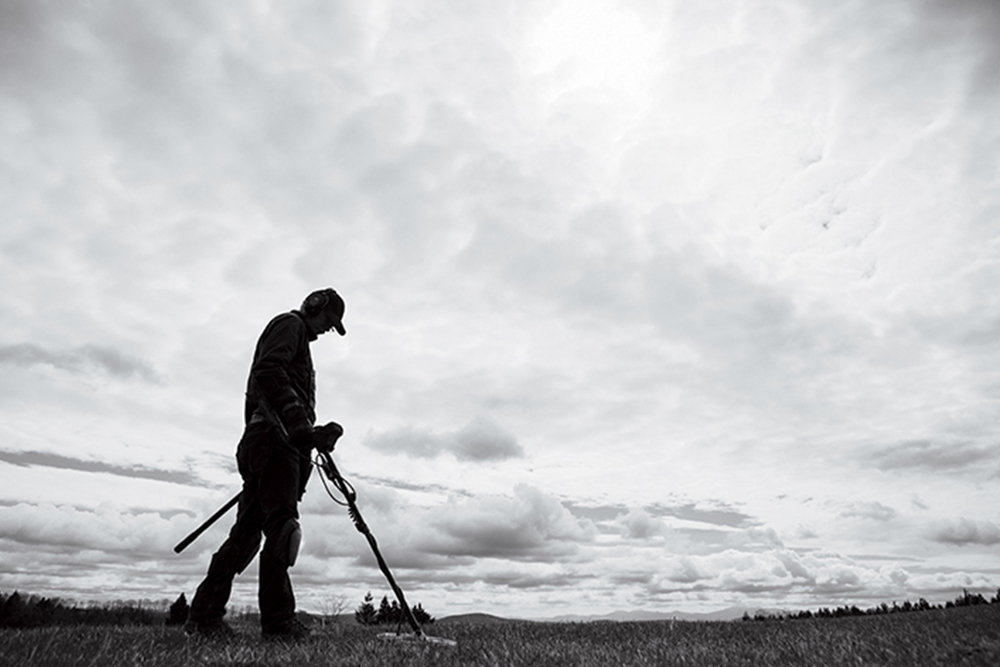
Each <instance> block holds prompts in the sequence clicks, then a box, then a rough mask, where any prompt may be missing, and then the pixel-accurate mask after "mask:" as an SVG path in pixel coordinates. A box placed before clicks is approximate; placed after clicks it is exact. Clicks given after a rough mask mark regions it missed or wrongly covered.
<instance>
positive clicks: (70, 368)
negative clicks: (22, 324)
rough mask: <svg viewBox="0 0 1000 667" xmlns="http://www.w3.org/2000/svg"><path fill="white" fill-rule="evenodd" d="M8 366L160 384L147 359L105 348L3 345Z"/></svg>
mask: <svg viewBox="0 0 1000 667" xmlns="http://www.w3.org/2000/svg"><path fill="white" fill-rule="evenodd" d="M4 364H6V365H10V366H22V367H31V366H38V365H47V366H51V367H53V368H56V369H59V370H62V371H66V372H69V373H73V374H77V375H80V374H86V373H90V372H93V371H97V372H98V373H101V374H104V375H108V376H110V377H113V378H116V379H120V380H131V379H133V378H134V379H138V380H142V381H144V382H152V383H156V382H159V381H160V379H159V376H158V374H157V373H156V371H155V370H154V369H153V367H152V366H151V365H149V364H148V363H147V362H145V361H144V360H142V359H140V358H138V357H135V356H132V355H130V354H126V353H124V352H121V351H119V350H116V349H114V348H110V347H105V346H101V345H81V346H79V347H75V348H68V349H62V350H49V349H46V348H44V347H42V346H40V345H34V344H32V343H17V344H13V345H2V346H0V365H4Z"/></svg>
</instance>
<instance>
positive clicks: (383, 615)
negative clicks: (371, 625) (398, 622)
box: [375, 595, 393, 625]
mask: <svg viewBox="0 0 1000 667" xmlns="http://www.w3.org/2000/svg"><path fill="white" fill-rule="evenodd" d="M375 622H376V623H378V624H379V625H387V624H389V623H392V622H393V621H392V607H391V606H390V605H389V596H388V595H383V596H382V602H380V603H379V605H378V613H376V614H375Z"/></svg>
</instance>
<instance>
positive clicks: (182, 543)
mask: <svg viewBox="0 0 1000 667" xmlns="http://www.w3.org/2000/svg"><path fill="white" fill-rule="evenodd" d="M242 495H243V493H242V492H240V493H237V494H236V495H235V496H233V497H232V498H231V499H230V501H229V502H228V503H226V504H225V505H223V506H222V507H220V508H219V511H217V512H216V513H215V514H213V515H212V516H210V517H208V519H206V520H205V523H203V524H201V525H200V526H198V527H197V528H195V529H194V530H193V531H192V532H191V534H190V535H188V536H187V537H185V538H184V539H183V540H181V541H180V542H178V543H177V546H176V547H174V553H177V554H179V553H180V552H182V551H184V550H185V549H187V547H188V545H189V544H191V543H192V542H194V541H195V540H197V539H198V537H199V536H200V535H201V534H202V533H204V532H205V531H206V530H208V529H209V528H210V527H211V526H212V524H213V523H215V522H216V521H218V520H219V519H221V518H222V515H223V514H225V513H226V512H228V511H229V510H231V509H232V508H233V505H235V504H236V503H238V502H240V496H242Z"/></svg>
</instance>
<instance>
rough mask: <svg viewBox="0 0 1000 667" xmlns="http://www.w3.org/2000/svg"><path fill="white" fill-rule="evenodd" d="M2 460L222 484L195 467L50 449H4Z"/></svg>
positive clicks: (177, 481)
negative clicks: (123, 461) (94, 457)
mask: <svg viewBox="0 0 1000 667" xmlns="http://www.w3.org/2000/svg"><path fill="white" fill-rule="evenodd" d="M0 461H4V462H6V463H10V464H12V465H16V466H45V467H49V468H59V469H63V470H78V471H82V472H96V473H107V474H110V475H119V476H121V477H133V478H138V479H154V480H157V481H160V482H171V483H173V484H182V485H184V486H205V487H211V488H217V486H218V485H215V484H210V483H208V482H206V481H205V480H204V479H202V478H201V477H200V476H199V475H197V474H195V473H194V472H192V471H191V470H166V469H162V468H150V467H148V466H143V465H131V466H127V465H118V464H114V463H107V462H104V461H95V460H84V459H77V458H73V457H70V456H62V455H61V454H52V453H49V452H33V451H23V452H9V451H4V450H0Z"/></svg>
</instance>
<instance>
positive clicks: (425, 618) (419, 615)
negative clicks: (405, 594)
mask: <svg viewBox="0 0 1000 667" xmlns="http://www.w3.org/2000/svg"><path fill="white" fill-rule="evenodd" d="M410 611H412V612H413V618H415V619H417V623H419V624H420V625H430V624H431V623H433V622H434V617H433V616H431V615H430V614H428V613H427V612H426V611H424V607H423V605H421V604H420V603H419V602H418V603H417V606H416V607H411V608H410Z"/></svg>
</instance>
